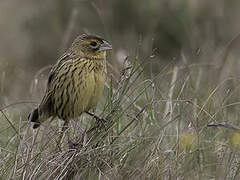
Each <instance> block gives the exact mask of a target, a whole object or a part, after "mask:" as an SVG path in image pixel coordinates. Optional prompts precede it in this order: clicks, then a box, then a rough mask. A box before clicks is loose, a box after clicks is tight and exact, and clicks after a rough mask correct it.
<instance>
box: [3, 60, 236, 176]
mask: <svg viewBox="0 0 240 180" xmlns="http://www.w3.org/2000/svg"><path fill="white" fill-rule="evenodd" d="M184 58H186V57H184V56H182V59H184ZM224 58H225V60H224V63H223V64H224V66H227V65H226V59H227V57H224ZM186 60H187V59H185V61H186ZM154 63H157V61H156V59H155V58H154V56H149V57H147V58H145V59H140V58H139V56H138V55H136V56H133V57H128V58H126V59H125V61H124V67H122V69H121V71H120V72H119V74H120V75H119V78H116V77H115V76H111V77H110V78H109V80H108V83H107V85H106V89H105V95H104V98H103V99H102V100H101V102H100V103H99V105H98V108H97V109H96V111H95V113H96V114H97V115H99V116H100V117H102V118H104V119H105V120H106V121H107V122H106V124H105V125H104V126H102V127H100V126H99V127H96V124H95V121H94V120H93V119H92V118H91V117H89V116H87V115H83V116H81V117H80V118H79V120H75V121H71V125H70V128H69V131H68V133H67V134H66V135H65V138H64V141H63V143H62V151H59V150H56V140H57V137H58V135H59V133H58V131H59V127H60V125H59V124H61V123H62V122H61V121H52V122H50V121H47V122H46V123H44V124H43V125H42V126H41V128H40V129H38V130H37V131H33V130H32V129H31V126H30V124H29V122H27V120H26V119H27V118H26V117H27V113H28V112H29V111H30V107H32V106H33V104H32V103H31V102H20V103H16V104H14V105H10V106H7V107H2V108H1V113H0V118H1V121H0V136H1V139H0V157H1V158H0V177H1V179H239V177H240V176H239V169H240V154H239V148H240V134H239V132H238V130H236V129H231V128H225V127H226V126H223V127H217V126H216V127H215V126H214V127H208V126H207V125H208V124H210V123H213V124H215V125H216V124H217V122H226V123H227V124H228V125H229V124H231V125H235V126H238V125H239V121H238V118H239V108H238V105H239V101H238V97H239V94H240V91H239V79H238V78H236V77H234V76H232V77H230V76H229V77H226V78H222V77H220V76H219V74H224V67H222V66H221V68H218V69H216V66H214V65H213V64H211V63H195V64H191V65H187V64H186V63H185V64H184V65H173V64H169V65H167V66H165V67H164V68H162V69H158V70H157V71H154V68H153V66H154V65H155V64H154ZM149 66H152V70H153V72H152V73H151V75H148V74H147V73H146V71H147V70H148V68H149ZM110 68H112V67H111V66H110ZM115 71H117V70H116V69H115ZM219 71H221V72H219ZM225 75H226V74H225ZM0 79H1V78H0ZM1 82H2V83H3V82H4V79H3V78H2V80H1ZM40 86H41V84H40ZM90 129H91V130H90Z"/></svg>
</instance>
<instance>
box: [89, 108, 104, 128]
mask: <svg viewBox="0 0 240 180" xmlns="http://www.w3.org/2000/svg"><path fill="white" fill-rule="evenodd" d="M86 113H87V114H88V115H90V116H92V117H93V118H94V119H95V120H96V123H97V127H104V128H106V127H105V124H106V122H107V121H106V120H105V119H103V118H100V117H98V116H96V115H95V114H93V113H90V112H88V111H86Z"/></svg>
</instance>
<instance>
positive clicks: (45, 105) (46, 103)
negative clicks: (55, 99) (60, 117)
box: [40, 52, 71, 112]
mask: <svg viewBox="0 0 240 180" xmlns="http://www.w3.org/2000/svg"><path fill="white" fill-rule="evenodd" d="M70 59H71V58H70V53H68V52H67V53H65V54H63V55H62V56H61V57H60V58H59V60H58V62H57V64H55V65H54V66H53V67H52V69H51V71H50V73H49V76H48V81H47V88H46V91H45V94H44V96H43V99H42V101H41V103H40V109H41V110H42V111H45V112H46V111H48V112H51V107H52V105H51V103H52V102H51V97H52V94H53V88H52V80H53V79H54V77H55V75H56V73H57V72H58V68H59V67H60V66H61V65H62V64H63V63H64V62H65V61H67V60H70Z"/></svg>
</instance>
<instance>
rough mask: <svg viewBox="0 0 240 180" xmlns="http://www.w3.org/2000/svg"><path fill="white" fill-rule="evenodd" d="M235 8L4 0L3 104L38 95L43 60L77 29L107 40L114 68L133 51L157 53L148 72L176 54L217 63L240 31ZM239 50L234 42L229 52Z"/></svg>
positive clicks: (166, 1) (141, 1)
mask: <svg viewBox="0 0 240 180" xmlns="http://www.w3.org/2000/svg"><path fill="white" fill-rule="evenodd" d="M239 7H240V2H239V1H238V0H231V1H229V0H215V1H208V0H201V1H197V0H182V1H177V0H162V1H155V0H148V1H145V0H130V1H129V0H115V1H112V0H105V1H103V0H92V1H91V0H89V1H88V0H68V1H57V0H51V1H49V0H42V1H34V0H26V1H17V0H12V1H8V0H1V1H0V25H1V26H0V27H1V28H0V105H7V104H9V103H12V102H16V101H23V100H33V101H39V97H31V93H32V92H31V91H32V88H31V84H32V82H33V81H34V77H36V76H38V75H39V74H40V75H41V76H43V75H47V73H48V70H49V68H47V67H46V66H49V65H52V64H54V63H55V62H56V61H57V58H58V57H59V56H60V55H61V54H62V53H63V52H64V51H65V50H66V49H67V48H68V47H69V45H70V44H71V42H72V40H73V39H74V38H75V37H76V36H77V35H79V34H82V33H91V34H97V35H100V36H102V37H104V38H105V39H107V40H108V41H109V42H111V43H112V45H113V47H114V50H113V52H112V54H110V57H111V58H109V63H110V64H113V65H114V66H115V67H117V66H120V65H121V63H122V62H123V60H124V57H125V56H131V55H136V53H138V54H139V55H140V56H141V57H147V56H151V55H153V56H154V66H153V68H152V69H151V71H152V73H154V72H159V71H160V70H161V69H162V68H163V67H165V66H166V65H167V64H168V63H178V64H181V61H182V57H181V54H184V56H185V57H187V58H186V59H187V62H186V61H184V63H185V64H186V63H195V62H198V61H200V62H204V63H209V64H211V63H214V59H216V58H217V57H218V55H219V52H221V51H222V49H223V48H224V47H225V46H227V44H228V43H229V42H230V41H231V39H232V38H234V37H235V36H236V35H237V33H238V32H239V29H240V24H239V23H238V21H239V17H240V11H239ZM139 46H140V48H138V47H139ZM238 52H239V51H238V48H237V43H235V45H234V48H232V49H231V52H230V53H231V54H233V56H234V55H238ZM217 61H218V60H217ZM237 61H238V59H237V58H236V61H235V62H234V63H236V64H237V63H238V62H237ZM44 67H46V68H45V69H42V68H44ZM41 70H42V71H41ZM39 71H40V72H39ZM145 71H146V75H148V74H149V70H148V69H146V70H145ZM236 73H237V75H239V72H238V71H237V70H236ZM38 78H41V77H38ZM43 79H46V77H45V76H44V77H43ZM43 89H44V88H43ZM39 96H40V97H41V95H39ZM34 98H35V99H34Z"/></svg>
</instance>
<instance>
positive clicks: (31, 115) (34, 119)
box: [28, 107, 40, 129]
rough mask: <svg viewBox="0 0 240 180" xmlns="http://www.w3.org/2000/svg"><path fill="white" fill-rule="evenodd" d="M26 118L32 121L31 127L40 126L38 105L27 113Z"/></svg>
mask: <svg viewBox="0 0 240 180" xmlns="http://www.w3.org/2000/svg"><path fill="white" fill-rule="evenodd" d="M28 120H29V121H30V122H34V125H33V129H36V128H38V127H39V126H40V121H39V107H37V108H35V109H34V110H33V111H32V112H31V113H29V115H28Z"/></svg>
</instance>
